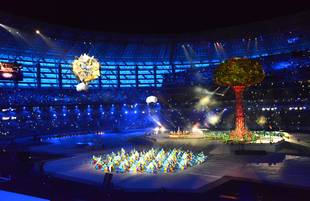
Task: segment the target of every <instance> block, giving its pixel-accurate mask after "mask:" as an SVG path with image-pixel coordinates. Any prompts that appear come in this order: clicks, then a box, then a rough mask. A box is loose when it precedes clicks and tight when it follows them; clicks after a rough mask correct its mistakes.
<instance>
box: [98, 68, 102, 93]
mask: <svg viewBox="0 0 310 201" xmlns="http://www.w3.org/2000/svg"><path fill="white" fill-rule="evenodd" d="M99 72H100V76H99V79H98V82H99V85H98V86H99V89H102V84H101V83H102V77H101V72H102V71H101V66H100V68H99Z"/></svg>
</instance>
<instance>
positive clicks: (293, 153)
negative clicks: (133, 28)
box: [0, 11, 310, 200]
mask: <svg viewBox="0 0 310 201" xmlns="http://www.w3.org/2000/svg"><path fill="white" fill-rule="evenodd" d="M309 19H310V12H309V11H306V12H301V13H298V14H294V15H289V16H285V17H280V18H275V19H270V20H267V21H261V22H255V23H251V24H245V25H240V26H234V27H226V28H220V29H214V30H207V31H201V32H194V33H183V34H159V35H155V34H148V35H144V34H123V33H107V32H98V31H91V30H81V29H75V28H69V27H62V26H59V25H52V24H47V23H44V22H40V21H34V20H30V19H27V18H22V17H19V16H15V15H12V14H8V13H5V12H0V37H1V40H0V62H1V75H0V79H1V82H0V95H1V96H0V103H1V104H0V107H1V111H0V124H1V130H0V143H1V144H0V146H1V161H3V164H5V163H7V164H8V165H3V166H2V165H1V167H0V172H1V173H2V174H1V175H0V176H1V180H2V181H4V182H3V183H2V182H1V183H0V187H1V189H2V190H3V191H5V192H12V193H18V194H24V195H28V196H34V197H41V198H42V200H44V199H47V200H99V199H103V200H109V199H111V200H145V199H147V198H149V197H153V198H149V199H151V200H168V199H173V198H177V199H179V200H188V199H193V200H206V199H209V200H219V199H220V200H233V199H239V200H253V199H254V197H255V200H291V198H292V197H293V196H294V197H295V198H296V199H297V200H307V196H309V187H310V184H309V182H308V181H307V180H308V179H309V173H308V172H307V168H309V167H310V163H309V161H310V160H309V151H310V149H309V148H310V147H309V137H308V134H309V129H310V126H309V121H308V119H309V118H310V113H309V110H310V107H309V105H310V104H309V94H310V79H309V77H310V71H309V65H310V20H309ZM84 53H85V54H87V55H89V56H94V57H95V58H96V59H97V60H98V61H99V62H100V76H99V78H98V79H96V80H94V81H92V82H89V84H88V85H89V89H88V90H85V91H77V90H76V85H77V84H78V82H77V80H76V76H75V75H74V74H73V73H72V65H71V64H72V62H74V60H75V59H76V57H79V56H80V55H82V54H84ZM234 57H246V58H248V59H251V60H255V61H258V62H259V63H260V64H261V65H262V66H263V69H264V71H265V78H264V80H263V81H262V82H260V83H257V84H254V85H252V86H248V87H246V88H245V90H244V93H243V109H244V115H245V118H244V119H245V125H246V127H247V129H248V130H251V131H264V132H270V133H271V132H274V133H276V132H279V133H285V137H284V138H283V136H282V138H281V139H280V140H279V141H278V142H273V141H271V140H270V141H268V143H266V144H263V143H262V141H260V143H258V144H262V146H256V145H255V146H254V144H252V145H251V144H248V145H243V144H240V143H238V141H237V142H231V143H230V142H229V143H227V141H226V143H224V142H223V141H224V138H223V140H220V139H216V138H215V139H216V140H211V138H212V132H213V133H221V132H229V131H232V130H233V129H234V126H235V118H236V116H235V104H236V101H235V93H234V91H233V90H232V89H231V88H230V87H227V86H220V85H217V84H215V83H214V82H213V79H212V77H213V72H214V69H215V68H216V67H217V66H218V65H220V64H221V63H222V62H223V61H225V60H227V59H230V58H234ZM5 64H12V66H13V67H12V69H13V70H14V73H11V74H10V73H8V72H7V69H8V68H7V67H6V66H5ZM15 71H18V72H17V73H15ZM151 96H155V97H156V98H157V99H156V101H153V102H151V103H147V102H146V100H147V98H148V97H151ZM161 129H165V130H161ZM194 129H198V130H200V131H201V133H207V136H209V134H210V139H206V136H204V138H203V137H202V135H201V133H199V134H197V133H196V135H194V138H193V137H192V136H191V138H192V139H190V138H185V135H184V139H183V138H182V136H180V135H179V136H177V139H171V138H169V136H168V133H169V132H170V133H172V132H176V131H177V132H183V133H184V132H193V133H194ZM268 139H269V138H268ZM270 139H271V138H270ZM269 142H270V143H269ZM253 143H254V142H253ZM123 147H124V148H125V150H126V151H127V149H128V150H129V149H132V148H136V149H140V150H142V149H152V148H156V147H159V148H160V149H161V148H163V149H165V150H169V149H170V150H171V149H173V148H175V147H183V148H185V149H189V150H194V151H196V152H198V151H199V152H200V151H204V154H205V155H206V156H208V157H209V159H208V160H206V162H205V163H203V165H201V166H195V167H192V168H189V169H188V170H184V172H183V171H180V172H177V173H173V174H169V173H163V174H152V175H149V174H144V173H141V174H143V176H141V175H139V173H128V174H129V176H128V174H125V173H124V174H116V173H113V179H112V180H111V177H112V176H111V174H104V173H101V172H100V171H96V170H95V168H94V167H93V166H91V164H90V161H91V158H92V156H93V155H100V154H107V153H111V152H115V153H116V152H117V151H119V150H121V148H123ZM232 147H234V148H232ZM237 147H238V148H237ZM223 161H225V162H223ZM1 163H2V162H1ZM72 165H74V167H71V166H72ZM230 165H231V166H232V167H231V168H228V166H230ZM239 166H240V167H239ZM186 171H187V172H186ZM130 174H131V175H130ZM9 175H10V176H9ZM109 175H110V181H109V182H108V184H107V181H106V180H108V179H107V178H109ZM124 175H125V176H124ZM8 178H9V179H8ZM11 178H12V179H11ZM102 181H103V183H102ZM110 182H112V183H113V185H110ZM107 186H108V187H107ZM268 188H272V189H274V191H273V192H268V190H267V189H268ZM249 192H251V193H249ZM236 193H237V194H236ZM0 195H1V194H0ZM2 195H4V194H2ZM129 196H130V197H131V198H129ZM0 198H1V196H0ZM43 198H44V199H43ZM20 199H23V198H20Z"/></svg>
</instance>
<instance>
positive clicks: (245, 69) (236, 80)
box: [213, 57, 265, 86]
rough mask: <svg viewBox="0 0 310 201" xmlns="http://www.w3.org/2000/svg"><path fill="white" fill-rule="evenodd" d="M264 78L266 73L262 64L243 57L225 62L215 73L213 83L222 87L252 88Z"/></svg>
mask: <svg viewBox="0 0 310 201" xmlns="http://www.w3.org/2000/svg"><path fill="white" fill-rule="evenodd" d="M264 78H265V71H264V70H263V66H262V65H261V64H260V63H258V62H257V61H254V60H250V59H247V58H241V57H235V58H231V59H227V60H225V61H224V62H222V63H221V64H219V65H218V66H217V67H216V68H215V69H214V73H213V82H214V83H215V84H218V85H222V86H250V85H252V84H256V83H259V82H261V81H262V80H263V79H264Z"/></svg>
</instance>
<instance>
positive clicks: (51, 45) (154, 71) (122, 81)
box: [0, 12, 310, 89]
mask: <svg viewBox="0 0 310 201" xmlns="http://www.w3.org/2000/svg"><path fill="white" fill-rule="evenodd" d="M308 15H309V19H310V13H309V14H308ZM298 20H299V21H300V20H304V21H302V22H301V23H296V20H295V21H294V24H291V23H290V21H288V22H287V23H284V22H283V23H282V24H281V23H277V24H275V23H274V22H273V21H270V22H268V21H267V22H265V23H263V24H262V23H260V24H253V25H251V26H249V25H247V26H241V27H234V28H227V29H222V30H215V31H214V30H212V31H205V32H198V33H188V34H179V35H130V34H111V33H101V32H100V33H98V32H92V31H85V30H76V29H70V28H64V27H58V26H54V25H50V24H44V23H40V22H35V21H31V20H28V19H24V18H20V17H16V16H12V15H9V14H6V13H2V12H0V23H3V24H2V25H1V26H0V61H4V62H14V61H16V62H18V63H20V64H22V66H23V71H24V79H23V81H19V82H16V81H8V80H7V81H4V80H2V81H1V82H0V87H1V88H13V87H15V88H17V87H18V88H60V89H68V88H74V87H75V86H76V84H77V82H76V79H75V77H74V76H73V74H72V73H71V69H72V67H71V62H72V61H73V60H74V59H75V57H76V56H80V55H81V54H84V53H88V54H89V55H90V56H93V55H94V56H95V58H97V59H98V60H99V61H100V63H101V77H100V78H99V79H97V80H95V81H94V82H91V83H90V89H92V88H121V87H161V86H162V83H163V79H164V77H165V75H167V74H171V75H175V73H177V72H180V71H184V70H186V69H189V68H191V67H197V68H205V69H208V68H210V67H212V66H216V65H218V64H219V63H220V62H221V61H223V60H226V59H228V58H232V57H248V58H258V57H259V58H263V57H265V56H270V55H280V54H283V53H288V52H293V51H296V50H306V49H309V47H310V41H309V35H310V34H309V25H308V24H309V20H308V21H306V22H305V20H307V19H306V18H304V17H303V18H302V19H298ZM307 23H308V24H307ZM3 25H4V26H3ZM271 25H272V26H271ZM274 26H279V27H274ZM37 29H40V33H41V34H40V35H39V34H36V33H35V30H37ZM273 66H275V68H281V65H276V64H273ZM283 66H285V64H284V63H283ZM264 67H265V66H264ZM269 68H272V65H271V67H270V66H269Z"/></svg>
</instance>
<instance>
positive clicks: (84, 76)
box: [71, 54, 100, 91]
mask: <svg viewBox="0 0 310 201" xmlns="http://www.w3.org/2000/svg"><path fill="white" fill-rule="evenodd" d="M71 65H72V68H73V69H72V73H73V74H74V75H75V77H76V80H77V81H78V82H82V83H80V84H78V85H77V90H78V91H81V90H87V89H88V82H91V81H94V80H96V79H97V78H98V77H99V76H100V63H99V61H98V60H97V59H95V58H94V56H92V57H90V56H88V55H87V54H84V55H81V56H80V57H76V58H75V60H74V61H73V62H72V63H71ZM80 86H81V87H80Z"/></svg>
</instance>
